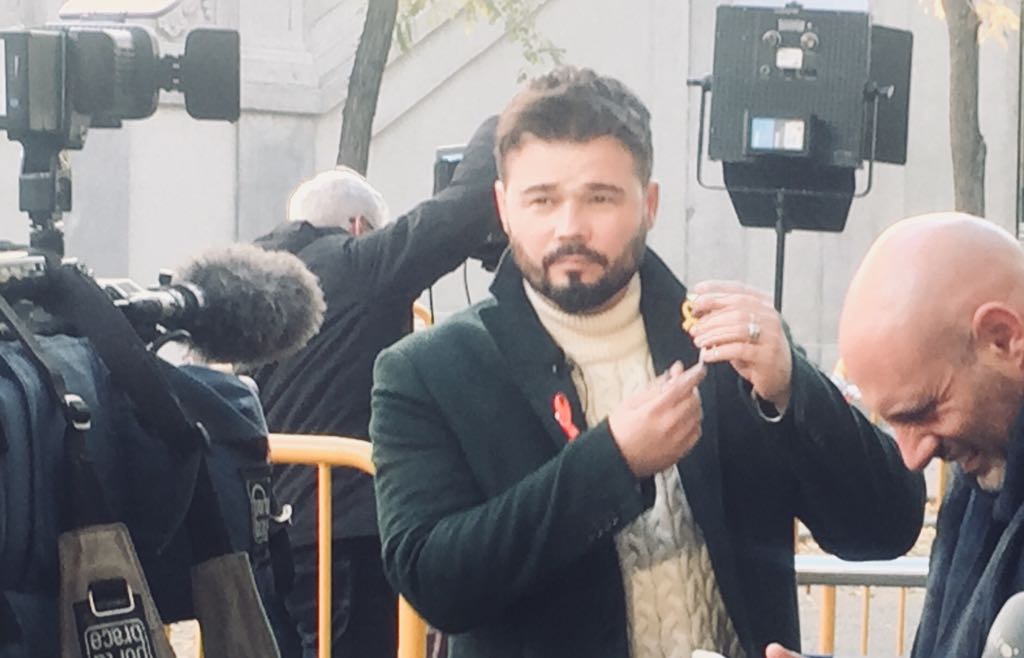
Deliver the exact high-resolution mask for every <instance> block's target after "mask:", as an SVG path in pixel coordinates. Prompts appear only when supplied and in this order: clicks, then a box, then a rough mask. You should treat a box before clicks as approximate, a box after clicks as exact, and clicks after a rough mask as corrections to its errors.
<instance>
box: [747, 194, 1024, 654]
mask: <svg viewBox="0 0 1024 658" xmlns="http://www.w3.org/2000/svg"><path fill="white" fill-rule="evenodd" d="M839 351H840V354H841V356H842V358H843V362H844V363H845V364H846V368H847V372H848V374H849V377H850V379H851V381H853V382H854V383H855V384H856V385H857V386H858V387H859V388H860V390H861V394H862V395H863V400H864V402H865V404H866V405H867V406H868V407H869V408H871V409H873V410H874V411H876V412H878V414H879V415H880V416H881V417H882V418H883V419H885V420H886V421H887V422H888V423H889V424H890V425H891V426H892V429H893V432H894V434H895V437H896V442H897V444H898V445H899V448H900V452H901V453H902V455H903V460H904V461H905V462H906V464H907V466H908V467H910V468H912V469H923V468H924V467H925V466H926V465H927V464H928V463H929V462H930V461H931V460H932V459H934V458H938V459H942V460H944V461H949V462H955V463H956V468H954V472H955V476H954V479H953V482H952V485H951V487H950V489H949V492H948V497H947V498H946V501H945V503H944V504H943V507H942V513H941V514H940V515H939V520H938V527H937V535H936V539H935V543H934V544H933V545H932V556H931V564H930V569H929V574H928V591H927V595H926V598H925V604H924V610H923V612H922V616H921V623H920V626H919V628H918V632H917V637H916V639H915V641H914V649H913V652H912V654H911V655H912V658H954V657H955V658H976V657H978V656H981V654H982V651H983V648H984V646H985V638H986V636H987V634H988V630H989V628H990V626H991V625H992V621H993V619H994V617H995V616H996V613H998V611H999V609H1000V608H1001V607H1002V605H1003V603H1005V602H1006V600H1007V599H1008V598H1009V597H1010V596H1011V595H1012V594H1014V593H1015V592H1018V591H1021V590H1024V440H1022V435H1024V413H1022V411H1024V251H1022V250H1021V247H1020V245H1019V244H1018V243H1017V241H1016V240H1014V239H1013V237H1011V236H1010V235H1009V234H1008V233H1007V232H1006V231H1004V230H1003V229H1001V228H999V227H998V226H996V225H995V224H993V223H991V222H988V221H986V220H983V219H978V218H976V217H971V216H969V215H964V214H960V213H943V214H936V215H926V216H922V217H915V218H911V219H906V220H903V221H901V222H898V223H896V224H894V225H893V226H892V227H890V228H889V229H888V230H887V231H885V232H884V233H883V234H882V235H881V236H880V237H879V238H878V240H877V241H876V242H875V244H874V245H873V246H872V247H871V249H870V250H869V251H868V254H867V256H865V258H864V261H863V263H862V264H861V266H860V268H859V269H858V271H857V273H856V274H855V275H854V278H853V282H852V283H851V284H850V289H849V292H848V293H847V297H846V303H845V304H844V307H843V313H842V318H841V320H840V326H839ZM767 655H768V658H784V657H788V656H791V655H794V654H791V653H789V652H787V651H784V650H783V649H782V648H781V647H778V646H773V647H769V650H768V653H767Z"/></svg>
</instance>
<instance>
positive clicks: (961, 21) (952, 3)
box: [942, 0, 987, 217]
mask: <svg viewBox="0 0 1024 658" xmlns="http://www.w3.org/2000/svg"><path fill="white" fill-rule="evenodd" d="M942 6H943V7H944V8H945V10H946V25H947V27H948V29H949V134H950V144H951V145H952V147H953V187H954V194H955V199H956V209H957V210H961V211H963V212H969V213H971V214H973V215H978V216H979V217H982V216H984V215H985V154H986V150H987V149H986V147H985V138H984V137H982V135H981V128H980V126H979V123H978V55H979V53H978V28H979V26H980V21H979V20H978V15H977V14H976V13H975V12H974V8H973V7H971V5H970V4H969V3H968V2H967V0H942Z"/></svg>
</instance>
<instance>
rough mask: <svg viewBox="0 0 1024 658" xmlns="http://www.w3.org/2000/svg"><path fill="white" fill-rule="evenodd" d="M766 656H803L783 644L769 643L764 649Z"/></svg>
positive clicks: (783, 657) (785, 657) (765, 657)
mask: <svg viewBox="0 0 1024 658" xmlns="http://www.w3.org/2000/svg"><path fill="white" fill-rule="evenodd" d="M764 658H803V657H802V656H801V655H800V654H798V653H794V652H792V651H790V650H789V649H787V648H785V647H783V646H782V645H781V644H775V643H774V642H773V643H772V644H769V645H768V646H767V647H766V648H765V650H764Z"/></svg>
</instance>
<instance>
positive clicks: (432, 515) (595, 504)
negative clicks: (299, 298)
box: [370, 348, 653, 632]
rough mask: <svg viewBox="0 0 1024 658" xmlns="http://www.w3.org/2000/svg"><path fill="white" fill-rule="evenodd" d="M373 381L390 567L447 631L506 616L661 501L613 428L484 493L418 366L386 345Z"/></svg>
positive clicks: (381, 512)
mask: <svg viewBox="0 0 1024 658" xmlns="http://www.w3.org/2000/svg"><path fill="white" fill-rule="evenodd" d="M374 381H375V385H374V390H373V416H372V420H371V423H370V435H371V437H372V439H373V459H374V463H375V465H376V468H377V474H376V477H375V484H376V491H377V510H378V518H379V521H380V533H381V542H382V544H383V558H384V570H385V573H386V574H387V576H388V579H389V580H390V581H391V583H392V585H394V586H395V588H396V589H397V590H398V591H399V592H401V593H402V594H403V595H404V596H405V597H406V598H407V599H408V600H409V601H410V602H411V603H412V604H413V606H414V607H415V608H416V609H417V610H418V611H419V612H420V613H421V614H422V615H423V616H424V617H425V618H426V619H427V620H428V621H429V622H430V623H431V624H433V625H435V626H436V627H438V628H440V629H441V630H444V631H446V632H464V631H466V630H468V629H470V628H473V627H475V626H477V625H479V624H480V623H482V622H484V621H485V620H488V619H491V618H495V617H497V616H500V615H501V614H502V613H503V611H504V610H505V609H506V608H507V607H508V606H509V605H510V604H512V603H514V602H515V601H516V600H517V599H518V598H520V597H521V596H523V595H524V594H526V593H528V592H529V591H530V590H531V589H532V588H533V587H535V586H536V585H537V584H539V583H541V582H543V581H544V580H545V579H546V578H548V577H550V576H551V575H552V574H554V573H557V572H558V571H559V570H561V569H562V568H563V567H565V566H566V565H568V564H569V563H571V562H573V561H574V560H576V559H577V558H579V557H580V556H582V555H583V554H585V553H586V552H587V551H589V550H591V549H592V548H593V547H594V545H595V543H596V542H599V541H603V540H607V538H608V537H609V536H610V535H612V534H613V533H615V532H617V531H618V530H619V529H621V528H622V527H624V526H625V525H626V524H628V523H629V522H630V521H632V520H633V519H635V518H636V517H637V516H639V514H640V513H641V512H642V511H643V510H644V509H646V508H647V507H649V506H650V505H651V504H652V503H653V489H652V488H651V489H648V488H647V487H643V488H642V487H641V486H639V483H638V481H637V479H636V478H635V477H634V476H633V474H632V473H631V472H630V471H629V468H628V467H627V466H626V463H625V461H624V459H623V457H622V455H621V453H620V452H619V450H618V447H617V446H616V444H615V442H614V440H613V439H612V436H611V434H610V433H609V431H608V427H607V424H606V423H603V424H601V425H599V426H597V427H595V428H593V429H592V430H589V431H588V432H586V433H584V434H582V435H581V436H580V437H579V438H577V439H576V440H575V441H573V442H572V443H570V444H568V445H567V446H566V447H565V448H564V449H563V450H562V451H561V452H560V453H559V454H558V455H557V456H555V457H553V458H552V459H551V460H550V461H548V462H546V463H545V464H543V465H542V466H541V467H540V468H538V469H537V470H535V471H534V472H532V473H530V474H529V475H528V476H527V477H525V478H524V479H523V480H521V481H519V482H518V483H516V484H515V485H513V486H512V487H510V488H508V489H507V490H505V491H504V492H502V493H501V494H499V495H497V496H494V497H492V498H485V497H484V496H483V495H482V493H481V491H480V489H479V487H477V485H476V483H475V481H474V478H473V475H472V473H471V470H470V467H469V465H468V464H467V463H466V461H465V456H464V454H463V452H462V451H461V449H460V447H459V442H458V440H457V439H456V437H455V436H454V435H453V434H452V432H451V430H450V428H449V426H448V425H447V423H446V422H445V420H444V419H443V415H442V414H441V412H440V410H439V409H438V408H437V405H436V403H435V402H434V401H433V399H432V398H431V396H430V393H429V392H428V391H427V390H426V387H425V386H424V385H423V384H422V382H421V380H420V377H419V375H418V373H417V370H416V368H415V366H414V365H413V364H412V363H411V361H410V360H409V359H408V358H406V356H404V355H403V354H402V353H401V352H400V351H398V350H397V349H395V348H391V349H389V350H386V351H384V352H383V353H381V355H380V357H379V358H378V360H377V364H376V369H375V373H374ZM483 427H484V424H483V423H481V428H483Z"/></svg>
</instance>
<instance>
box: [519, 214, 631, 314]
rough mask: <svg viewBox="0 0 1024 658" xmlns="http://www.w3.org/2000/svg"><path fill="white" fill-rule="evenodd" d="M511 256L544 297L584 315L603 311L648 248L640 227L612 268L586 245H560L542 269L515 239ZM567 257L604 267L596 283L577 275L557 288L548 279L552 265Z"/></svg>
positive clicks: (601, 255)
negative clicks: (583, 259) (531, 259)
mask: <svg viewBox="0 0 1024 658" xmlns="http://www.w3.org/2000/svg"><path fill="white" fill-rule="evenodd" d="M509 243H510V244H511V246H512V256H513V257H514V258H515V261H516V265H518V266H519V270H520V271H521V272H522V273H523V278H525V279H526V281H527V282H528V283H529V284H530V286H532V287H533V289H534V290H536V291H537V292H539V293H540V294H541V295H543V296H544V297H545V298H547V299H548V300H550V301H551V302H552V303H553V304H554V305H555V306H557V307H558V308H560V309H562V310H563V311H565V312H566V313H572V314H585V313H590V312H592V311H594V310H595V309H598V308H601V307H602V306H603V305H604V304H606V303H607V302H608V301H609V300H610V299H611V298H612V297H614V296H615V295H616V294H618V293H619V292H620V291H621V290H622V289H623V288H625V287H626V285H627V284H628V283H629V281H630V279H632V278H633V275H634V274H636V273H637V271H638V270H639V269H640V265H641V264H642V263H643V258H644V252H645V251H646V249H647V246H646V244H647V231H646V230H645V229H643V228H641V229H640V230H639V231H638V232H637V234H636V235H635V236H634V237H633V239H632V240H631V241H630V243H629V245H628V246H627V247H626V249H625V251H624V252H623V253H622V256H620V257H619V258H618V259H617V260H615V261H614V262H613V263H611V264H610V265H609V263H608V259H607V258H606V257H605V256H604V255H603V254H600V253H598V252H596V251H594V250H592V249H590V248H589V247H587V246H586V245H584V244H580V243H578V242H572V243H568V244H564V245H562V246H560V247H559V248H558V249H556V250H555V251H553V252H551V253H550V254H547V255H546V256H544V260H543V261H542V262H541V264H540V266H538V265H537V264H535V263H533V262H532V261H530V260H529V258H527V256H526V255H525V254H524V253H523V249H522V246H521V245H520V244H519V243H518V242H517V241H516V240H514V239H511V238H510V239H509ZM567 256H582V257H584V258H587V259H589V260H590V261H592V262H594V263H597V264H598V265H601V266H603V267H604V268H605V272H604V274H603V275H602V276H601V278H600V279H598V280H597V281H595V282H593V283H584V282H583V281H581V280H580V275H579V273H578V272H572V273H570V274H569V283H568V284H566V285H563V286H555V285H554V284H553V283H552V282H551V278H550V277H549V276H548V271H549V270H550V269H551V266H552V265H554V264H555V262H556V261H558V260H559V259H561V258H565V257H567Z"/></svg>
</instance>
